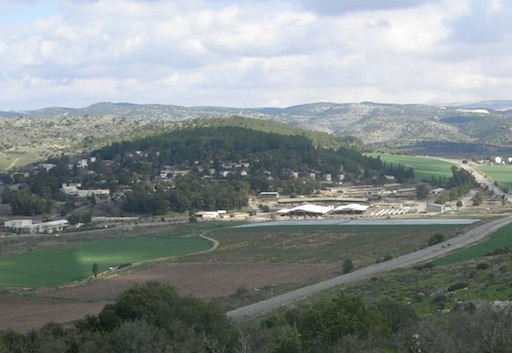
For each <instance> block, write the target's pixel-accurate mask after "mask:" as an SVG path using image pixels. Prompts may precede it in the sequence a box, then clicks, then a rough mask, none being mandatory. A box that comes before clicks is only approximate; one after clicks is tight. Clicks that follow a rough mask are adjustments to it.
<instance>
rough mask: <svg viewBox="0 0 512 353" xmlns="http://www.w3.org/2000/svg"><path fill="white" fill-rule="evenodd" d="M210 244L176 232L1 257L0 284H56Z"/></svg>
mask: <svg viewBox="0 0 512 353" xmlns="http://www.w3.org/2000/svg"><path fill="white" fill-rule="evenodd" d="M210 247H211V243H210V242H209V241H207V240H204V239H201V238H197V237H184V238H180V237H178V236H177V235H154V236H145V237H129V238H126V237H125V238H108V239H103V240H95V241H86V242H82V243H78V244H73V245H69V246H63V247H56V248H50V249H43V250H37V251H34V252H28V253H24V254H21V255H13V256H7V257H3V258H0V287H44V286H57V285H62V284H66V283H71V282H74V281H80V280H83V279H85V278H87V277H89V276H91V275H92V265H93V264H94V263H98V265H99V266H100V271H104V270H106V269H107V268H108V267H109V266H117V265H120V264H124V263H133V262H139V261H146V260H151V259H156V258H162V257H172V256H179V255H185V254H190V253H194V252H198V251H201V250H206V249H209V248H210Z"/></svg>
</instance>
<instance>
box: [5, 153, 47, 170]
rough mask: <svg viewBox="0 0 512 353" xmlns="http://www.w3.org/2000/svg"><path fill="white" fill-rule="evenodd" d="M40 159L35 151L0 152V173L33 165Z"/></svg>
mask: <svg viewBox="0 0 512 353" xmlns="http://www.w3.org/2000/svg"><path fill="white" fill-rule="evenodd" d="M38 159H39V156H38V155H37V153H36V152H33V151H29V150H26V151H4V152H0V172H5V171H7V170H10V169H13V168H16V167H22V166H24V165H27V164H30V163H33V162H35V161H37V160H38Z"/></svg>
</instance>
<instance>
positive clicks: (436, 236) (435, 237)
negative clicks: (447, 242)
mask: <svg viewBox="0 0 512 353" xmlns="http://www.w3.org/2000/svg"><path fill="white" fill-rule="evenodd" d="M443 241H444V235H442V234H440V233H436V234H434V235H433V236H431V237H430V239H429V240H428V246H432V245H435V244H439V243H442V242H443Z"/></svg>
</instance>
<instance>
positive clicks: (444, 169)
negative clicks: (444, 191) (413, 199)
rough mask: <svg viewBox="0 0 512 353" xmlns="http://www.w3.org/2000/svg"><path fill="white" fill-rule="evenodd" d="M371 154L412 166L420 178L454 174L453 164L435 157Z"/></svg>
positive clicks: (388, 160)
mask: <svg viewBox="0 0 512 353" xmlns="http://www.w3.org/2000/svg"><path fill="white" fill-rule="evenodd" d="M369 156H372V157H377V156H380V158H381V159H382V161H384V162H386V163H393V164H402V165H404V166H406V167H412V168H414V175H415V176H416V179H418V180H423V179H425V180H429V179H431V177H432V176H435V177H436V178H438V177H447V178H449V177H451V176H452V171H451V167H452V165H453V164H451V163H448V162H444V161H440V160H438V159H435V158H429V157H419V156H408V155H395V154H378V153H372V154H369Z"/></svg>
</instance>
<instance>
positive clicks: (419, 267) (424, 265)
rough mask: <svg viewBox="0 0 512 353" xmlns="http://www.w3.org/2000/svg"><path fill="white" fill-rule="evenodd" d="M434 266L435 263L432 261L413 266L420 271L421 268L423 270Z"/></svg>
mask: <svg viewBox="0 0 512 353" xmlns="http://www.w3.org/2000/svg"><path fill="white" fill-rule="evenodd" d="M434 266H435V265H434V264H433V263H432V262H427V263H424V264H419V265H416V266H414V269H415V270H418V271H422V270H425V269H430V268H433V267H434Z"/></svg>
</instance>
